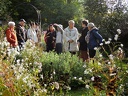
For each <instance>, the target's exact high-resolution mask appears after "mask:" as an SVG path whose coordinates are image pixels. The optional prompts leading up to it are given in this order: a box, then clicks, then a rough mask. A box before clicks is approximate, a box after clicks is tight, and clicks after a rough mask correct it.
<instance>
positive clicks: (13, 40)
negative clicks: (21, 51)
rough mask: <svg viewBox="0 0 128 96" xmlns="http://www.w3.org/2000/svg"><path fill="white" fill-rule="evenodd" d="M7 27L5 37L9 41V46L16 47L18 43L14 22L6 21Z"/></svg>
mask: <svg viewBox="0 0 128 96" xmlns="http://www.w3.org/2000/svg"><path fill="white" fill-rule="evenodd" d="M8 26H9V27H8V28H7V30H6V37H7V41H8V42H9V43H10V47H13V48H15V47H17V45H18V41H17V37H16V31H15V30H14V29H15V22H12V21H10V22H9V23H8Z"/></svg>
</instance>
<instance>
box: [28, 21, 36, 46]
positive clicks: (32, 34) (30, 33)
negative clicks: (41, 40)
mask: <svg viewBox="0 0 128 96" xmlns="http://www.w3.org/2000/svg"><path fill="white" fill-rule="evenodd" d="M27 38H28V39H30V40H31V41H32V42H33V43H38V37H37V33H36V30H35V23H34V22H32V23H30V28H29V29H28V32H27Z"/></svg>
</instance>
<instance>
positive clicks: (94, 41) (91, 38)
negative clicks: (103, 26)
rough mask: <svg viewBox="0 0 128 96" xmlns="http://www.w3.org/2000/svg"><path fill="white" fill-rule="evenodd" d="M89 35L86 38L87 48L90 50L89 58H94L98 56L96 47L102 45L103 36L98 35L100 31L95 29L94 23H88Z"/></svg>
mask: <svg viewBox="0 0 128 96" xmlns="http://www.w3.org/2000/svg"><path fill="white" fill-rule="evenodd" d="M87 26H88V30H89V31H88V33H87V36H86V37H85V40H86V42H87V46H88V49H89V57H90V58H93V57H94V56H95V54H96V50H95V47H98V46H99V45H100V43H102V39H103V38H102V36H101V35H100V34H99V33H98V29H97V28H96V27H95V25H94V23H88V25H87Z"/></svg>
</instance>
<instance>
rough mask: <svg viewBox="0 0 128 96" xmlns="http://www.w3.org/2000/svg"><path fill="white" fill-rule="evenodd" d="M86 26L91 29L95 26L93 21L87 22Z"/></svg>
mask: <svg viewBox="0 0 128 96" xmlns="http://www.w3.org/2000/svg"><path fill="white" fill-rule="evenodd" d="M87 27H88V30H91V29H92V28H94V27H95V25H94V23H92V22H91V23H88V25H87Z"/></svg>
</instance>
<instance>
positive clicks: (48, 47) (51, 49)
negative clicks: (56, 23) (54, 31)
mask: <svg viewBox="0 0 128 96" xmlns="http://www.w3.org/2000/svg"><path fill="white" fill-rule="evenodd" d="M53 50H54V47H53V45H52V44H51V45H46V51H47V52H49V51H53Z"/></svg>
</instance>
